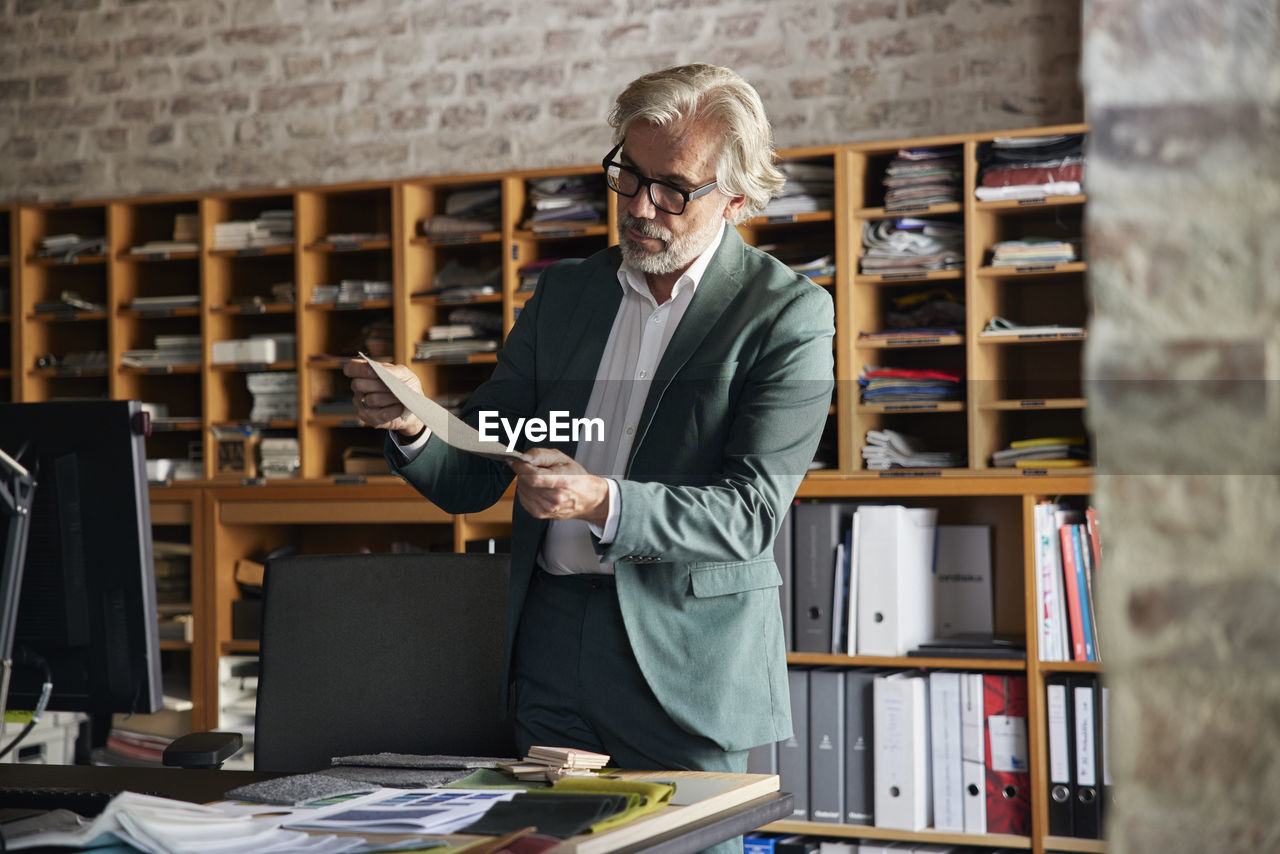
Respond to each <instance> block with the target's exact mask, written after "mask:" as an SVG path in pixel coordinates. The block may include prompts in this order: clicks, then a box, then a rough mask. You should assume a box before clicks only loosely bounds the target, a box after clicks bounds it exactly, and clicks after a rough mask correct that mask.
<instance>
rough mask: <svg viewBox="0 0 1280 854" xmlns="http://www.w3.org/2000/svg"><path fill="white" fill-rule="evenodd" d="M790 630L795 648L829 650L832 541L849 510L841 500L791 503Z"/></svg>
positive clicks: (837, 539) (835, 540) (833, 574)
mask: <svg viewBox="0 0 1280 854" xmlns="http://www.w3.org/2000/svg"><path fill="white" fill-rule="evenodd" d="M791 512H792V514H793V516H794V519H795V522H794V528H793V531H792V536H793V537H794V542H793V551H792V555H793V561H794V563H793V566H794V573H793V579H794V581H795V589H794V590H793V591H792V631H793V632H794V634H795V651H796V652H825V653H830V652H831V640H832V632H831V628H832V627H831V618H832V613H831V602H832V596H833V591H834V590H835V578H836V544H837V543H839V542H840V539H841V534H842V531H843V520H844V519H845V518H847V517H848V516H850V515H851V514H852V510H851V509H850V505H847V504H844V503H842V502H838V501H837V502H809V503H806V502H801V503H799V504H796V505H793V506H792V508H791Z"/></svg>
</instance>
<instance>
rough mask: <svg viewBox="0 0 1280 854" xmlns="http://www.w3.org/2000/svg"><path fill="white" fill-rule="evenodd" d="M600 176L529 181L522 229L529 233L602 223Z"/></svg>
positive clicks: (603, 199)
mask: <svg viewBox="0 0 1280 854" xmlns="http://www.w3.org/2000/svg"><path fill="white" fill-rule="evenodd" d="M604 193H605V189H604V175H603V174H600V175H562V176H557V177H554V178H537V179H534V180H531V181H529V202H528V205H527V206H526V210H525V221H524V227H525V228H528V229H532V230H533V231H547V230H555V229H558V228H567V227H577V228H581V227H582V226H586V225H594V224H596V223H600V222H604V218H605V214H606V204H605V198H604Z"/></svg>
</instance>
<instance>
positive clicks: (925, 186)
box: [884, 146, 964, 211]
mask: <svg viewBox="0 0 1280 854" xmlns="http://www.w3.org/2000/svg"><path fill="white" fill-rule="evenodd" d="M963 178H964V166H963V163H962V161H961V153H960V149H959V148H956V147H955V146H952V147H949V148H902V149H899V150H898V154H897V156H895V157H894V158H893V160H891V161H889V166H888V168H886V169H885V172H884V190H885V192H884V207H885V210H888V211H894V210H904V209H908V208H918V207H924V206H927V205H939V204H947V203H949V202H958V201H960V194H961V192H962V190H961V183H962V181H963Z"/></svg>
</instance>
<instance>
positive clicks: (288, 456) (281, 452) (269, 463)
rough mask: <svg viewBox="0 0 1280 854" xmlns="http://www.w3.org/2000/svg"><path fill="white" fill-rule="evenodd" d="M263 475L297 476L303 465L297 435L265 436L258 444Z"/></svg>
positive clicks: (278, 476) (277, 476) (271, 476)
mask: <svg viewBox="0 0 1280 854" xmlns="http://www.w3.org/2000/svg"><path fill="white" fill-rule="evenodd" d="M258 454H259V456H260V457H261V465H262V476H263V477H269V478H280V477H297V476H298V475H299V473H300V469H301V466H302V457H301V456H300V455H299V452H298V439H297V437H296V436H277V437H268V438H264V439H263V440H262V442H261V443H260V444H259V445H258Z"/></svg>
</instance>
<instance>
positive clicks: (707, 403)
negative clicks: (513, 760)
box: [346, 65, 834, 772]
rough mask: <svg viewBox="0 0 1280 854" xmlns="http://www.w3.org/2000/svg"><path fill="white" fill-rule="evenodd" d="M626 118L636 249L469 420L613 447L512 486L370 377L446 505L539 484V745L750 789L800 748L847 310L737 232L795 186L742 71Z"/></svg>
mask: <svg viewBox="0 0 1280 854" xmlns="http://www.w3.org/2000/svg"><path fill="white" fill-rule="evenodd" d="M610 123H611V125H612V126H613V128H614V141H615V143H616V145H615V147H614V149H613V150H612V151H611V152H610V153H609V155H607V156H606V157H605V161H604V168H605V171H606V177H607V181H608V185H609V187H610V189H612V190H613V191H614V193H616V195H617V204H618V230H619V238H620V244H619V246H617V247H612V248H610V249H607V250H604V251H602V252H599V253H597V254H595V255H593V256H591V257H590V258H586V259H582V260H580V261H567V262H560V263H558V264H555V265H553V266H551V267H550V268H549V269H548V270H547V271H546V272H545V273H544V274H543V277H542V279H541V280H540V281H539V283H538V285H537V288H536V289H535V291H534V294H533V296H532V297H531V298H530V300H529V302H528V303H527V305H526V306H525V309H524V311H523V312H522V313H521V314H520V317H519V319H518V320H517V322H516V324H515V326H514V328H513V329H512V330H511V333H510V335H509V336H508V338H507V341H506V344H505V346H504V348H503V350H502V352H501V354H500V355H499V358H498V366H497V368H496V369H495V370H494V373H493V377H492V379H490V380H489V381H488V382H487V383H485V384H484V385H483V386H481V387H480V388H479V389H478V390H477V391H476V392H475V393H474V394H473V395H472V397H471V398H470V400H469V401H468V403H467V407H466V411H465V412H464V418H466V419H467V420H468V421H470V422H471V423H472V424H477V423H478V422H479V417H480V415H479V414H480V413H482V412H488V413H495V412H496V413H498V414H499V415H500V416H502V417H505V418H507V419H508V421H509V422H511V423H514V422H515V420H516V418H518V417H520V418H531V417H538V418H542V419H544V420H549V415H550V413H553V412H561V413H568V415H569V416H570V417H572V418H584V417H585V418H589V419H596V418H598V419H600V420H601V422H602V423H603V425H604V435H603V437H599V436H594V437H591V439H590V440H587V439H586V438H584V439H582V440H581V441H579V442H577V443H574V442H562V443H556V442H550V443H547V444H548V445H549V446H547V447H536V448H529V447H528V445H529V443H528V442H526V443H525V444H524V445H523V446H522V448H521V449H522V450H525V451H526V452H527V453H528V455H529V457H530V458H531V462H529V463H524V462H514V463H512V464H511V465H510V466H509V467H508V466H507V465H505V464H502V463H498V462H494V461H492V460H489V459H485V458H481V457H478V456H472V455H469V454H465V453H462V452H459V451H456V450H454V449H452V448H450V447H449V446H448V445H446V444H445V443H444V442H443V441H441V440H439V439H431V438H430V436H429V434H428V433H426V432H425V427H424V425H423V424H422V423H421V421H420V420H419V419H418V418H417V417H416V416H414V415H412V414H411V413H408V412H407V411H405V410H404V409H403V408H402V407H401V406H400V404H399V403H398V402H397V401H396V400H395V398H394V397H393V396H392V395H391V393H390V392H389V391H388V390H387V388H386V387H385V386H384V385H383V384H382V383H381V382H380V381H379V380H378V379H377V378H376V377H375V375H374V374H373V372H372V369H371V368H370V367H369V366H368V365H367V364H365V363H364V362H362V361H352V362H350V363H349V364H348V365H347V367H346V373H347V375H348V376H350V377H351V378H352V381H351V389H352V393H353V394H354V397H355V401H356V403H357V406H358V408H359V412H360V415H361V418H363V419H364V421H365V422H367V423H369V424H371V425H373V426H376V427H381V428H385V429H387V430H388V431H390V432H389V441H388V449H387V458H388V460H389V461H390V462H391V464H392V467H393V470H394V471H396V472H397V473H398V474H399V475H400V476H401V477H403V478H404V479H405V480H406V481H408V482H409V483H410V484H412V485H413V486H414V487H415V488H417V489H418V490H419V491H420V492H422V494H423V495H425V496H426V497H428V498H429V499H431V500H432V501H433V502H435V503H436V504H438V505H439V506H440V507H441V508H443V509H445V510H447V511H449V512H453V513H466V512H476V511H479V510H481V509H483V508H486V507H488V506H490V505H492V504H493V503H494V502H495V501H497V500H498V498H499V497H501V496H502V494H503V492H504V490H505V489H506V487H507V486H508V485H509V483H510V481H511V478H512V477H513V476H515V478H516V496H517V499H518V500H517V501H516V502H515V503H516V507H515V509H514V511H513V518H512V570H511V572H512V578H511V597H510V608H509V615H508V664H509V667H510V671H509V672H510V677H511V680H512V691H513V699H514V709H515V727H516V736H517V746H518V748H519V749H520V750H522V751H523V750H526V749H527V748H528V747H529V746H530V745H534V744H552V745H561V746H576V747H581V748H585V749H589V750H594V751H598V752H603V753H607V754H609V755H610V756H612V757H613V760H614V762H615V763H616V764H618V765H619V766H621V767H633V768H662V769H692V770H707V771H735V772H741V771H744V770H745V769H746V757H747V751H748V749H749V748H751V747H754V746H756V745H760V744H765V743H768V742H774V741H779V740H781V739H783V738H786V737H788V736H790V734H791V719H790V706H789V699H788V692H787V679H786V649H785V643H784V639H783V634H782V619H781V613H780V610H779V607H778V592H777V587H778V584H779V583H780V578H779V575H778V570H777V567H776V566H775V564H774V562H773V558H772V545H773V541H774V538H775V536H776V535H777V533H778V529H779V526H780V525H781V523H782V520H783V517H784V515H785V513H786V510H787V507H788V506H789V504H790V503H791V500H792V498H793V497H794V495H795V492H796V490H797V489H798V487H799V484H800V481H801V479H802V478H803V476H804V473H805V471H806V470H807V467H808V463H809V462H810V460H811V459H812V457H813V453H814V450H815V449H816V447H817V444H818V440H819V437H820V435H821V432H822V429H823V425H824V423H825V420H826V416H827V410H828V406H829V405H830V399H831V392H832V387H833V382H832V348H831V339H832V335H833V334H834V320H833V310H832V304H831V299H830V297H829V296H828V295H827V294H826V292H824V291H823V290H822V289H821V288H819V287H817V286H815V285H814V284H813V283H812V282H810V281H809V280H808V279H805V278H803V277H800V276H797V275H796V274H795V273H793V272H792V271H791V270H789V269H788V268H787V267H785V266H784V265H782V264H781V263H779V262H778V261H776V260H775V259H773V258H771V257H770V256H768V255H766V254H764V253H762V252H760V251H758V250H756V249H753V248H751V247H748V246H746V245H745V244H744V243H743V241H742V240H741V238H740V237H739V236H738V234H737V231H736V230H735V229H734V228H732V227H730V225H729V224H731V223H734V222H738V221H741V220H743V219H746V218H747V217H749V216H752V215H754V214H755V213H757V212H758V211H759V210H760V209H761V208H763V206H764V204H765V202H767V201H768V199H769V197H770V196H771V195H773V194H774V193H776V192H777V191H778V190H779V189H780V188H781V185H782V183H783V178H782V176H781V174H780V173H779V172H778V171H777V170H776V169H775V168H774V167H773V165H772V157H773V150H772V142H771V131H770V128H769V124H768V120H767V118H766V117H765V114H764V109H763V105H762V104H761V103H760V99H759V96H758V95H757V93H756V92H755V90H754V89H753V88H752V87H751V86H750V85H748V84H747V83H746V82H745V81H744V80H742V78H741V77H739V76H738V75H737V74H735V73H734V72H732V71H729V70H728V69H724V68H717V67H714V66H708V65H691V66H684V67H677V68H669V69H666V70H664V71H659V72H655V73H653V74H649V75H645V76H643V77H641V78H639V79H637V80H635V81H634V82H632V83H631V84H630V85H629V86H628V87H627V88H626V90H624V91H623V92H622V94H621V95H619V96H618V99H617V103H616V105H615V108H614V110H613V112H612V114H611V116H610ZM393 370H394V371H395V372H396V373H397V375H398V376H400V377H401V378H403V379H405V380H406V381H407V382H409V383H410V384H412V385H417V379H416V378H415V377H414V376H413V374H412V372H411V371H409V370H408V369H407V368H405V367H403V366H393ZM490 419H491V421H490V423H493V422H492V416H490Z"/></svg>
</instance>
